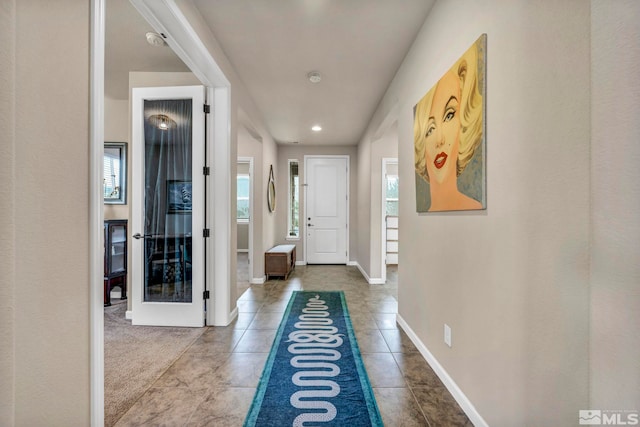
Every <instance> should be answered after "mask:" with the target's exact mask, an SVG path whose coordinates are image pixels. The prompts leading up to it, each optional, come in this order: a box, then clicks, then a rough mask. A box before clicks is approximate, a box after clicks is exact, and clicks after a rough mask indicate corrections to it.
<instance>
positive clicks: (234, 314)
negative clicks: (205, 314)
mask: <svg viewBox="0 0 640 427" xmlns="http://www.w3.org/2000/svg"><path fill="white" fill-rule="evenodd" d="M236 317H238V307H237V306H236V308H234V309H233V310H232V311H231V313H229V321H228V322H227V324H226V325H225V326H229V325H230V324H231V322H233V321H234V320H235V319H236Z"/></svg>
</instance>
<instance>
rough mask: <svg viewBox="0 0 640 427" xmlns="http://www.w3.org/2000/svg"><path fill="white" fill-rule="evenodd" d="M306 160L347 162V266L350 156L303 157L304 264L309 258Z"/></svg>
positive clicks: (348, 255)
mask: <svg viewBox="0 0 640 427" xmlns="http://www.w3.org/2000/svg"><path fill="white" fill-rule="evenodd" d="M308 159H346V161H347V182H346V183H345V185H346V186H347V188H346V191H347V237H346V246H347V247H346V250H347V259H346V264H347V265H349V258H350V251H349V232H350V230H351V228H350V227H351V225H350V224H349V215H350V214H351V209H350V206H349V205H350V203H351V195H350V194H349V188H350V184H349V175H350V173H351V156H349V155H348V154H342V155H340V154H337V155H311V154H307V155H305V156H304V183H303V184H302V187H303V188H304V216H303V217H302V220H303V221H304V222H303V225H304V228H303V230H302V232H303V233H304V262H305V263H306V262H307V261H308V259H309V258H307V247H308V246H309V244H308V243H309V242H307V220H306V219H305V218H308V216H307V206H308V204H307V171H308V168H307V160H308Z"/></svg>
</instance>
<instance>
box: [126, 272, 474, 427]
mask: <svg viewBox="0 0 640 427" xmlns="http://www.w3.org/2000/svg"><path fill="white" fill-rule="evenodd" d="M396 277H397V275H396V274H395V271H393V270H392V271H390V272H389V274H388V279H389V280H388V284H387V285H369V284H367V283H366V281H365V280H364V279H363V277H362V275H361V274H360V272H359V271H358V270H357V268H355V267H347V266H297V267H296V269H295V271H294V273H293V274H291V275H290V276H289V279H288V280H286V281H284V280H270V281H268V282H267V283H265V284H264V285H252V286H249V287H248V289H247V291H246V292H245V293H244V294H243V295H242V296H241V297H240V299H239V300H238V309H239V315H238V318H237V319H236V320H235V321H234V322H233V323H232V324H231V325H229V326H227V327H210V328H207V331H206V332H205V333H204V334H202V336H201V337H200V338H199V339H198V340H197V341H196V342H195V343H194V344H193V345H191V347H189V348H188V349H187V350H186V351H185V352H184V353H183V355H182V356H181V357H180V358H179V359H178V360H177V361H176V362H175V363H174V364H173V365H172V366H171V367H170V368H169V369H168V370H167V371H166V372H165V373H164V375H162V377H161V378H159V379H158V380H157V381H156V382H155V384H153V385H152V386H151V388H150V389H149V390H148V391H147V392H146V394H145V395H144V396H143V397H142V398H140V400H138V402H136V404H135V405H134V406H133V407H132V408H131V409H130V410H129V411H128V412H127V413H126V414H125V415H124V416H123V417H122V418H121V419H120V420H119V421H118V423H117V424H116V425H117V426H119V427H122V426H154V425H157V426H159V425H163V426H216V427H221V426H241V425H242V422H243V421H244V417H245V415H246V414H247V412H248V410H249V406H250V405H251V401H252V399H253V395H254V393H255V390H256V387H257V385H258V380H259V378H260V375H261V373H262V369H263V366H264V363H265V361H266V359H267V355H268V353H269V350H270V348H271V344H272V341H273V339H274V336H275V333H276V329H277V327H278V325H279V323H280V319H281V317H282V314H283V313H284V310H285V307H286V305H287V302H288V301H289V297H290V296H291V292H292V291H293V290H298V289H304V290H343V291H344V292H345V295H346V298H347V304H348V307H349V312H350V315H351V319H352V323H353V326H354V329H355V332H356V338H357V340H358V345H359V346H360V351H361V353H362V357H363V359H364V363H365V367H366V369H367V373H368V375H369V380H370V381H371V385H372V387H373V389H374V393H375V396H376V400H377V403H378V406H379V408H380V412H381V414H382V418H383V421H384V424H385V425H386V426H430V427H435V426H472V424H471V422H470V421H469V420H468V419H467V417H466V416H465V414H464V412H462V410H461V409H460V407H459V406H458V405H457V403H456V402H455V400H454V399H453V398H452V397H451V395H450V394H449V392H448V391H447V389H446V388H445V387H444V385H443V384H442V383H441V382H440V380H439V379H438V377H437V376H436V375H435V373H434V372H433V370H432V369H431V368H430V367H429V365H428V364H427V363H426V361H425V360H424V358H423V357H422V355H421V354H420V353H419V352H418V351H417V349H416V348H415V346H414V345H413V343H412V342H411V341H410V340H409V338H408V337H407V335H406V334H405V333H404V332H403V331H402V330H401V329H400V328H399V327H398V326H397V324H396V322H395V313H396V312H397V300H396V295H397V284H396V280H397V279H396Z"/></svg>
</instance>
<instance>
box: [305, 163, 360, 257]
mask: <svg viewBox="0 0 640 427" xmlns="http://www.w3.org/2000/svg"><path fill="white" fill-rule="evenodd" d="M305 180H306V183H305V188H306V202H305V218H304V219H305V222H304V224H305V227H306V246H305V248H306V251H305V252H306V254H305V259H306V262H307V264H346V263H347V261H348V253H347V247H348V236H349V228H348V227H349V224H348V218H349V215H348V212H349V209H348V206H349V204H348V196H349V193H348V188H349V157H348V156H335V157H316V156H305Z"/></svg>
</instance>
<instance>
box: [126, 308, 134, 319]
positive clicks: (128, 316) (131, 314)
mask: <svg viewBox="0 0 640 427" xmlns="http://www.w3.org/2000/svg"><path fill="white" fill-rule="evenodd" d="M124 318H125V319H127V320H131V319H133V311H131V310H127V311H125V313H124Z"/></svg>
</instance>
